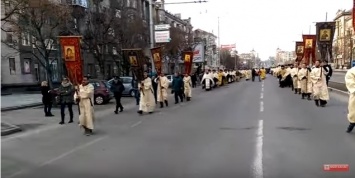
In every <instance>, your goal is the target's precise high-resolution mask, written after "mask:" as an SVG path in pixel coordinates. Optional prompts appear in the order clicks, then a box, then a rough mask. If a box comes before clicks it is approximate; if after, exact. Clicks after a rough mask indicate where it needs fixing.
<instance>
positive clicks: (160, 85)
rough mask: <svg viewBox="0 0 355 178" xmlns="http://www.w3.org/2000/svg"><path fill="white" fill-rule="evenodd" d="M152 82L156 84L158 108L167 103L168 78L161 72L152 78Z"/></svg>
mask: <svg viewBox="0 0 355 178" xmlns="http://www.w3.org/2000/svg"><path fill="white" fill-rule="evenodd" d="M154 82H155V83H156V84H157V101H158V102H159V103H160V108H163V107H164V103H165V106H166V107H167V106H168V105H169V103H168V88H169V80H168V78H167V77H166V76H165V75H164V73H163V72H161V73H160V75H159V76H158V77H156V78H155V79H154Z"/></svg>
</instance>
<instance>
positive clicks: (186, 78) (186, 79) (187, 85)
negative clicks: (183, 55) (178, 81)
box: [182, 74, 192, 101]
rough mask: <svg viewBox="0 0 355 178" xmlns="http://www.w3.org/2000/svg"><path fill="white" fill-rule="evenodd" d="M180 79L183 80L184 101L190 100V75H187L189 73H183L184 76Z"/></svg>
mask: <svg viewBox="0 0 355 178" xmlns="http://www.w3.org/2000/svg"><path fill="white" fill-rule="evenodd" d="M182 80H183V82H184V94H185V97H186V101H190V100H191V93H192V87H191V86H192V83H191V77H190V76H189V74H185V76H184V78H183V79H182Z"/></svg>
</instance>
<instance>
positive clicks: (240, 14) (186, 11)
mask: <svg viewBox="0 0 355 178" xmlns="http://www.w3.org/2000/svg"><path fill="white" fill-rule="evenodd" d="M191 1H194V0H165V2H166V3H169V2H191ZM196 1H197V0H196ZM207 1H208V2H207V3H201V4H200V3H197V4H171V5H169V4H166V6H165V8H166V10H167V11H169V12H171V13H173V14H175V13H181V15H182V18H188V17H191V18H192V25H193V26H194V29H197V28H200V29H203V30H206V31H209V32H212V31H213V33H214V34H216V35H217V36H218V17H220V37H221V39H220V40H221V44H222V45H223V44H234V43H235V44H236V46H237V51H238V52H239V53H244V52H250V51H251V50H252V49H253V48H254V49H255V51H257V52H258V53H259V55H260V57H261V59H262V60H266V59H268V57H269V56H274V55H275V53H276V49H277V48H278V47H279V48H281V49H282V50H287V51H293V50H294V48H295V42H294V41H299V40H302V32H303V33H305V34H306V33H309V28H310V27H311V33H312V34H315V32H316V31H315V24H314V23H313V22H319V21H325V19H326V13H327V12H328V21H332V20H333V19H334V17H335V14H336V12H337V11H338V9H351V8H352V5H353V0H207Z"/></svg>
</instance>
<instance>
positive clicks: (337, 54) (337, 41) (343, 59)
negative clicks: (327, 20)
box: [332, 10, 355, 68]
mask: <svg viewBox="0 0 355 178" xmlns="http://www.w3.org/2000/svg"><path fill="white" fill-rule="evenodd" d="M334 21H335V23H336V27H335V34H334V40H333V58H334V59H333V61H332V62H334V65H335V68H344V67H350V64H351V60H353V59H355V57H354V55H355V52H354V51H355V48H354V45H353V44H354V42H355V41H354V37H355V33H354V30H353V24H352V10H338V12H337V14H336V17H335V18H334Z"/></svg>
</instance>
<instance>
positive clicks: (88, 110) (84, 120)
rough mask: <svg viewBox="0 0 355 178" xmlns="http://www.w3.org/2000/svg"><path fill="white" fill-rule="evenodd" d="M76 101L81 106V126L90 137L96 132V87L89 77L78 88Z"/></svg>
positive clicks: (75, 96)
mask: <svg viewBox="0 0 355 178" xmlns="http://www.w3.org/2000/svg"><path fill="white" fill-rule="evenodd" d="M74 99H75V101H76V102H77V103H78V105H79V126H81V127H82V128H84V134H85V135H87V136H89V135H91V134H92V133H93V130H94V118H95V117H94V86H92V85H91V84H90V83H89V80H88V78H87V77H84V78H83V81H82V84H81V85H79V87H77V88H76V92H75V94H74Z"/></svg>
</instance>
